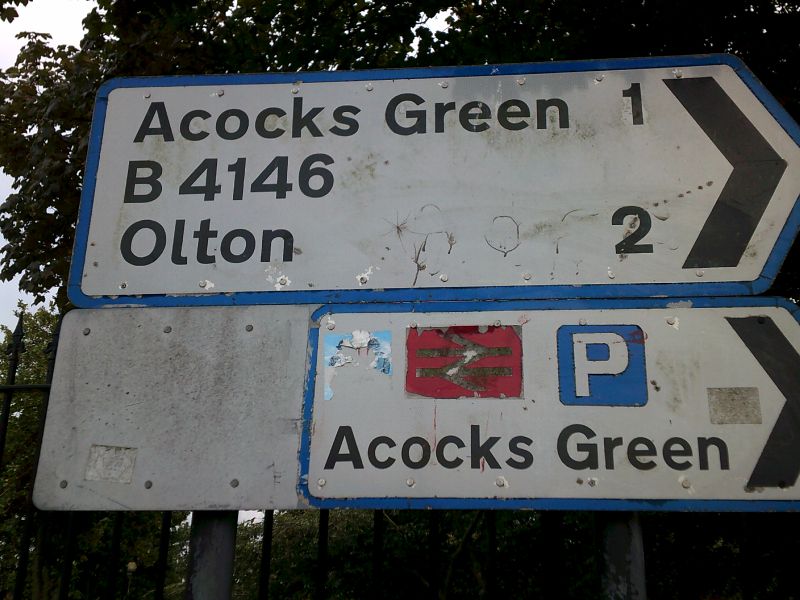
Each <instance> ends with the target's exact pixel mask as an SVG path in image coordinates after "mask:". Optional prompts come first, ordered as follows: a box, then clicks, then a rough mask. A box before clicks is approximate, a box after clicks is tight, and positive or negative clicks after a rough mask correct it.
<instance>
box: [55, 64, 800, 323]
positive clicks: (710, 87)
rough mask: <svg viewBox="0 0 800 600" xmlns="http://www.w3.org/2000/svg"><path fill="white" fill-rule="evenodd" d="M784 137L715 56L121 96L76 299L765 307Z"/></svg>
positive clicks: (167, 86)
mask: <svg viewBox="0 0 800 600" xmlns="http://www.w3.org/2000/svg"><path fill="white" fill-rule="evenodd" d="M799 131H800V130H799V129H798V127H797V125H796V124H795V123H794V122H793V121H792V120H791V119H790V118H789V117H788V115H787V114H786V113H785V111H783V109H782V108H781V107H780V105H779V104H778V103H777V102H776V101H775V100H774V99H773V98H772V97H771V96H770V95H769V94H768V93H767V92H766V90H764V88H763V87H762V86H761V85H760V84H759V83H758V81H757V80H756V79H755V78H754V77H753V76H752V75H751V74H750V73H749V72H748V71H747V69H746V68H745V67H744V65H743V64H742V63H741V62H740V61H738V60H737V59H735V58H732V57H730V56H705V57H683V58H665V59H641V60H617V61H601V62H597V61H594V62H577V63H543V64H528V65H499V66H479V67H465V68H437V69H412V70H395V71H365V72H324V73H308V74H297V73H292V74H283V75H275V74H271V75H236V76H201V77H177V78H154V79H120V80H113V81H111V82H109V83H108V84H106V85H105V86H104V87H103V88H102V90H101V92H100V94H99V96H98V101H97V106H96V110H95V117H94V123H93V128H92V138H91V144H90V147H91V150H90V154H89V161H88V167H87V174H86V183H85V186H84V196H83V199H82V204H81V212H80V219H79V226H78V232H77V243H76V249H75V260H74V261H73V268H72V272H71V277H70V285H69V291H70V297H71V298H72V300H73V301H74V302H75V303H76V304H78V305H80V306H85V307H86V306H105V305H112V304H127V305H130V304H132V303H133V304H141V305H147V304H156V305H173V304H178V305H182V304H183V305H189V304H236V303H242V302H248V303H278V304H283V303H287V304H288V303H313V302H330V301H337V302H352V301H364V300H386V301H395V300H422V299H443V300H445V299H446V300H454V299H456V300H457V299H476V298H477V299H481V298H495V299H496V298H505V299H513V298H537V297H538V298H543V297H596V296H609V297H617V296H621V295H622V296H648V295H663V294H665V293H666V294H669V295H680V294H697V295H709V294H726V295H727V294H742V293H754V292H755V293H757V292H761V291H764V290H765V289H766V288H767V287H768V285H769V283H770V282H771V280H772V279H773V278H774V277H775V275H776V274H777V271H778V268H779V265H780V262H781V260H782V259H783V257H784V256H785V255H786V253H787V252H788V249H789V246H790V245H791V243H792V240H793V238H794V236H795V233H796V231H797V227H798V223H799V222H800V220H799V216H800V213H799V212H798V210H797V209H796V205H797V199H798V195H799V194H800V148H798V140H800V133H799Z"/></svg>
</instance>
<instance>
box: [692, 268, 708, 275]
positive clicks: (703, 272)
mask: <svg viewBox="0 0 800 600" xmlns="http://www.w3.org/2000/svg"><path fill="white" fill-rule="evenodd" d="M694 274H695V275H697V276H698V277H702V276H703V275H705V274H706V273H705V271H703V269H697V271H695V272H694Z"/></svg>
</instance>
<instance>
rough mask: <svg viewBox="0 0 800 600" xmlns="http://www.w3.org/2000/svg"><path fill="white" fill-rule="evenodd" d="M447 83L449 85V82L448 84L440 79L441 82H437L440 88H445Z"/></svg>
mask: <svg viewBox="0 0 800 600" xmlns="http://www.w3.org/2000/svg"><path fill="white" fill-rule="evenodd" d="M449 85H450V84H449V83H447V82H446V81H442V82H441V83H440V84H439V87H441V88H442V89H446V88H447V87H448V86H449Z"/></svg>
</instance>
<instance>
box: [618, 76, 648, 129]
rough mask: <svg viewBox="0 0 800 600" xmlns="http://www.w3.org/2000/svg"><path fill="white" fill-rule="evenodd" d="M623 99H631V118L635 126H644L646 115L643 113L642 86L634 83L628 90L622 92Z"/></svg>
mask: <svg viewBox="0 0 800 600" xmlns="http://www.w3.org/2000/svg"><path fill="white" fill-rule="evenodd" d="M622 97H623V98H630V99H631V116H632V117H633V124H634V125H644V114H643V113H642V86H641V85H640V84H638V83H632V84H631V87H629V88H628V89H627V90H622Z"/></svg>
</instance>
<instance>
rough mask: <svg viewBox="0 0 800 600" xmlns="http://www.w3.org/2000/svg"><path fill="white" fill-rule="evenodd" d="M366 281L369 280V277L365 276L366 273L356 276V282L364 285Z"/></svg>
mask: <svg viewBox="0 0 800 600" xmlns="http://www.w3.org/2000/svg"><path fill="white" fill-rule="evenodd" d="M368 281H369V277H367V276H366V275H359V276H358V283H360V284H361V285H366V283H367V282H368Z"/></svg>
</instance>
